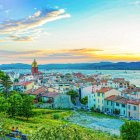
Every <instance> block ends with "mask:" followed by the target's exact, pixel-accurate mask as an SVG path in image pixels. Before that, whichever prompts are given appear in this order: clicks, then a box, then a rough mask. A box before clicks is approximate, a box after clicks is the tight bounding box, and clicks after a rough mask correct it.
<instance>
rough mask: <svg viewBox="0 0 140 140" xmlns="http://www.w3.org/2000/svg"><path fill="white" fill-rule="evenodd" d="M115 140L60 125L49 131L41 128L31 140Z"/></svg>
mask: <svg viewBox="0 0 140 140" xmlns="http://www.w3.org/2000/svg"><path fill="white" fill-rule="evenodd" d="M38 139H41V140H46V139H47V140H56V139H57V140H90V139H91V140H117V139H116V138H111V136H108V135H105V134H104V133H100V132H94V131H91V130H89V129H85V128H82V127H78V126H75V125H67V124H65V125H62V126H58V127H52V128H50V129H46V128H41V129H39V130H38V131H37V132H36V133H35V135H33V137H32V140H38Z"/></svg>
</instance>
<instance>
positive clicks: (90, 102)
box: [1, 60, 140, 120]
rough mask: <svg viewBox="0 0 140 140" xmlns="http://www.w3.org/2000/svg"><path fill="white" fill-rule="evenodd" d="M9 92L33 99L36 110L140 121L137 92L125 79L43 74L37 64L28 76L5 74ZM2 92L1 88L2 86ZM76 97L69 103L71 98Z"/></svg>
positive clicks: (103, 76) (139, 102)
mask: <svg viewBox="0 0 140 140" xmlns="http://www.w3.org/2000/svg"><path fill="white" fill-rule="evenodd" d="M7 74H8V76H9V77H10V79H11V81H12V83H13V84H12V86H11V88H10V90H15V91H17V92H18V93H19V94H20V93H21V94H26V95H29V96H33V97H34V105H35V106H36V107H37V108H51V109H53V108H54V109H58V108H59V109H83V110H86V111H95V112H100V113H104V114H107V115H111V116H117V117H122V118H127V119H131V120H140V88H139V87H137V86H135V85H133V84H130V81H127V80H125V79H124V78H121V77H118V78H112V77H111V75H104V74H90V75H85V74H82V73H66V74H63V73H43V72H40V71H39V68H38V64H37V61H36V60H34V61H33V62H32V68H31V73H28V74H20V73H15V72H8V73H7ZM1 89H2V85H1ZM72 92H73V93H77V95H76V96H75V97H74V98H73V99H72V96H71V94H68V93H72Z"/></svg>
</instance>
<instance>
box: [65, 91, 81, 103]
mask: <svg viewBox="0 0 140 140" xmlns="http://www.w3.org/2000/svg"><path fill="white" fill-rule="evenodd" d="M67 95H70V96H71V101H72V103H73V104H76V98H77V97H79V94H78V92H76V91H74V90H70V91H68V92H67Z"/></svg>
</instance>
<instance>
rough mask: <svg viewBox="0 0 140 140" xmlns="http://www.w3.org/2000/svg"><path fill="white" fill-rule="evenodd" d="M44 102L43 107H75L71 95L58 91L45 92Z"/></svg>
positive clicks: (43, 95) (42, 96) (42, 97)
mask: <svg viewBox="0 0 140 140" xmlns="http://www.w3.org/2000/svg"><path fill="white" fill-rule="evenodd" d="M40 97H41V99H42V101H43V104H42V105H41V107H43V108H44V107H45V108H46V107H48V108H73V107H74V105H73V104H72V102H71V98H70V96H69V95H64V94H60V93H56V92H49V93H44V94H42V95H41V96H40Z"/></svg>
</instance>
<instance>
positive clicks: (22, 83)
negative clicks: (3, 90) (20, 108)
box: [15, 81, 33, 86]
mask: <svg viewBox="0 0 140 140" xmlns="http://www.w3.org/2000/svg"><path fill="white" fill-rule="evenodd" d="M31 83H33V82H32V81H29V82H21V83H16V84H15V85H19V86H20V85H21V86H26V85H29V84H31Z"/></svg>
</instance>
